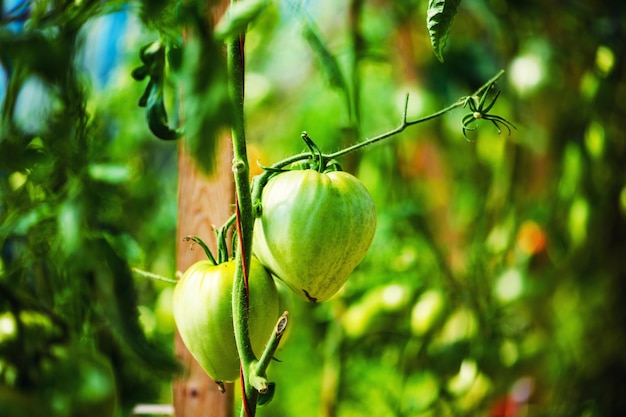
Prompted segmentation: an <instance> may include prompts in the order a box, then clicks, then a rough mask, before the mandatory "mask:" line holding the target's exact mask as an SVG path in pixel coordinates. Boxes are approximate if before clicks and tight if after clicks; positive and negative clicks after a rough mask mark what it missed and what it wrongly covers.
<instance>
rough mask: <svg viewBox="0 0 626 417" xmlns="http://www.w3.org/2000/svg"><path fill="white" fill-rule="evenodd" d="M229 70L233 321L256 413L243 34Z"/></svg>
mask: <svg viewBox="0 0 626 417" xmlns="http://www.w3.org/2000/svg"><path fill="white" fill-rule="evenodd" d="M227 53H228V71H229V79H230V86H229V88H230V95H231V98H232V102H233V112H234V117H233V126H232V139H233V174H234V179H235V190H236V193H237V195H236V201H235V203H236V208H237V233H238V236H239V250H238V251H237V254H236V259H237V270H236V273H235V278H234V285H233V324H234V328H235V340H236V342H237V351H238V352H239V358H240V359H241V369H242V375H241V376H242V384H243V390H242V391H243V392H244V399H243V402H244V407H243V410H242V412H243V413H245V414H244V415H246V416H254V415H255V412H256V402H257V398H258V392H257V391H256V390H255V389H254V388H253V387H252V386H251V384H250V383H249V381H250V369H251V364H253V363H255V362H256V357H255V355H254V352H253V350H252V345H251V343H250V333H249V328H248V311H249V305H250V303H249V298H248V271H249V269H250V260H251V255H250V254H251V252H252V230H253V225H254V215H253V212H252V199H251V193H250V180H249V178H250V174H249V172H250V169H249V167H248V156H247V151H246V137H245V120H244V110H243V93H244V55H243V37H238V38H235V39H233V40H231V41H229V42H228V52H227Z"/></svg>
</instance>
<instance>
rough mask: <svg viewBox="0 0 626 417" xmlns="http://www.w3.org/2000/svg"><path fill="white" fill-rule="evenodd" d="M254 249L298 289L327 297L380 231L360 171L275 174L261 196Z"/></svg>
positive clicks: (314, 296) (311, 296)
mask: <svg viewBox="0 0 626 417" xmlns="http://www.w3.org/2000/svg"><path fill="white" fill-rule="evenodd" d="M261 204H262V214H261V216H260V218H258V219H257V220H256V222H255V227H254V238H253V250H254V253H255V255H256V256H257V257H258V258H259V260H260V261H261V262H262V263H263V264H264V265H265V266H266V267H267V268H268V269H269V270H270V271H271V272H272V273H273V274H274V275H276V276H277V277H278V278H279V279H281V280H282V281H283V282H285V283H286V284H287V285H288V286H289V287H290V288H291V289H292V290H293V291H295V292H296V293H297V294H299V295H301V296H302V297H304V298H305V299H307V300H308V301H311V302H317V301H326V300H328V299H329V298H331V297H332V296H333V295H335V293H337V291H339V289H340V288H341V287H342V286H343V284H344V283H345V282H346V281H347V280H348V277H349V276H350V274H351V273H352V271H353V270H354V269H355V268H356V266H357V265H358V264H359V263H360V262H361V260H362V259H363V258H364V257H365V254H366V253H367V250H368V249H369V246H370V244H371V243H372V239H373V238H374V232H375V231H376V209H375V207H374V201H373V200H372V197H371V196H370V194H369V192H368V191H367V189H366V188H365V186H364V185H363V184H362V183H361V182H360V181H359V180H358V179H357V178H356V177H354V176H352V175H350V174H348V173H346V172H342V171H333V172H328V173H320V172H317V171H314V170H294V171H288V172H284V173H281V174H278V175H276V176H275V177H272V178H271V179H270V180H269V182H268V183H267V185H266V186H265V188H264V189H263V194H262V197H261Z"/></svg>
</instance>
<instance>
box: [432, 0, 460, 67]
mask: <svg viewBox="0 0 626 417" xmlns="http://www.w3.org/2000/svg"><path fill="white" fill-rule="evenodd" d="M460 3H461V0H429V2H428V11H427V15H426V26H427V27H428V34H429V36H430V44H431V46H432V48H433V52H434V53H435V56H436V57H437V59H438V60H439V61H441V62H443V48H444V47H445V46H446V41H447V40H448V33H449V31H450V28H451V27H452V21H453V20H454V16H456V13H457V9H458V7H459V4H460Z"/></svg>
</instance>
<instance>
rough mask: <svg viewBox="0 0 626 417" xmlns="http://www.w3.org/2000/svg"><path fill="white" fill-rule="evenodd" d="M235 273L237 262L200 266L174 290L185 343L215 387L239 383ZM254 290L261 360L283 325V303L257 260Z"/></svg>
mask: <svg viewBox="0 0 626 417" xmlns="http://www.w3.org/2000/svg"><path fill="white" fill-rule="evenodd" d="M235 268H236V264H235V261H228V262H225V263H222V264H219V265H213V264H212V263H211V262H209V261H208V260H206V261H200V262H196V263H195V264H193V265H192V266H190V267H189V269H187V271H185V273H184V274H183V277H182V278H181V279H180V281H179V282H178V283H177V284H176V287H175V289H174V295H173V312H174V320H175V321H176V326H177V327H178V331H179V333H180V336H181V339H182V340H183V343H185V346H186V347H187V349H188V350H189V352H190V353H191V354H192V355H193V357H194V358H195V359H196V360H197V361H198V363H199V364H200V366H202V368H203V369H204V370H205V371H206V373H207V374H209V376H210V377H211V378H213V379H214V380H215V381H224V382H229V381H234V380H236V379H237V378H238V377H239V355H238V353H237V345H236V343H235V331H234V327H233V315H232V291H233V281H234V277H235ZM248 290H249V294H250V315H249V318H248V326H249V329H250V341H251V343H252V349H253V351H254V352H255V354H256V355H257V356H259V355H260V354H261V353H262V352H263V348H264V347H265V344H266V342H267V340H268V339H269V337H270V335H271V332H272V329H273V328H274V326H275V325H276V321H277V320H278V317H279V311H278V302H279V301H278V292H277V290H276V285H275V284H274V280H273V279H272V276H271V275H270V274H269V273H268V272H267V270H265V268H264V267H263V265H261V263H259V261H258V260H257V259H255V258H254V257H252V262H251V267H250V273H249V276H248Z"/></svg>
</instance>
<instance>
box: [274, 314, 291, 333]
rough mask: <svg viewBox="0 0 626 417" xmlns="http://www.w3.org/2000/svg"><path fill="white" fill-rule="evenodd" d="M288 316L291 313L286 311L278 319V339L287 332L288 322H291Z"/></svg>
mask: <svg viewBox="0 0 626 417" xmlns="http://www.w3.org/2000/svg"><path fill="white" fill-rule="evenodd" d="M288 315H289V312H288V311H285V312H284V313H283V314H282V315H281V316H280V318H279V319H278V323H276V336H277V337H281V336H282V335H283V334H284V333H285V330H286V329H287V322H288V321H289V320H288V319H287V316H288Z"/></svg>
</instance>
